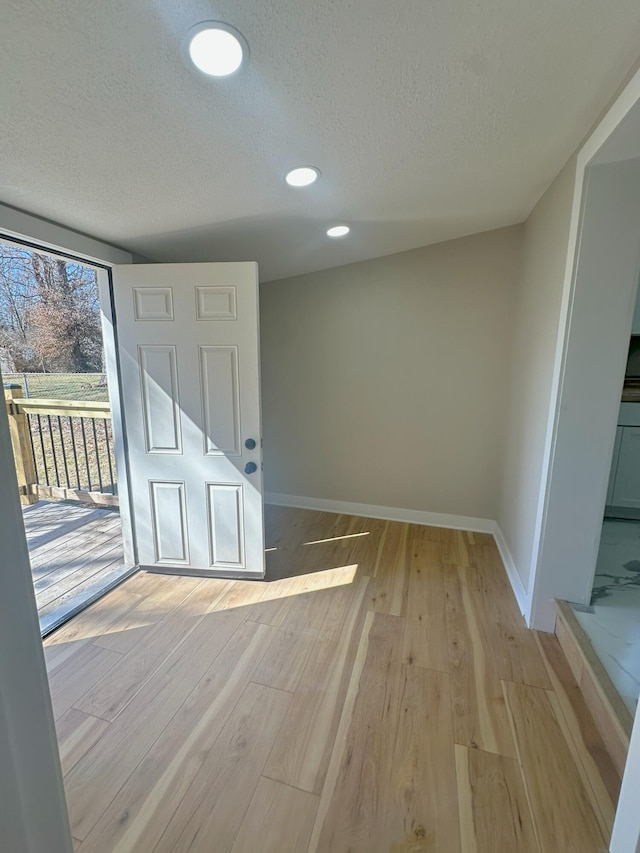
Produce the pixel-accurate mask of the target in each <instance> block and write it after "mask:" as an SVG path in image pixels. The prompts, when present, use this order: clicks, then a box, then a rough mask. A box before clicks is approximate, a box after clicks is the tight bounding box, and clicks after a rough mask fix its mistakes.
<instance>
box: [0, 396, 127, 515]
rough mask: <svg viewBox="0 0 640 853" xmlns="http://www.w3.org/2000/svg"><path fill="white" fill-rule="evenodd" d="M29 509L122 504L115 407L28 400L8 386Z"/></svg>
mask: <svg viewBox="0 0 640 853" xmlns="http://www.w3.org/2000/svg"><path fill="white" fill-rule="evenodd" d="M5 400H6V406H7V414H8V415H9V426H10V430H11V443H12V446H13V455H14V459H15V464H16V473H17V475H18V486H19V489H20V499H21V501H22V503H23V504H31V503H36V502H37V501H38V500H39V499H40V498H47V497H48V498H62V499H64V500H76V501H80V502H83V503H97V504H103V505H112V506H117V505H118V488H117V482H116V467H115V457H114V451H113V432H112V429H111V410H110V408H109V403H101V402H95V401H90V402H89V401H83V400H48V399H38V398H35V397H29V398H24V397H23V394H22V388H21V386H19V385H8V386H5Z"/></svg>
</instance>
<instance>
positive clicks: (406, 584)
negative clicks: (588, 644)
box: [45, 508, 619, 853]
mask: <svg viewBox="0 0 640 853" xmlns="http://www.w3.org/2000/svg"><path fill="white" fill-rule="evenodd" d="M267 533H268V546H269V547H270V548H271V549H274V550H270V551H269V554H268V556H269V574H270V576H271V577H272V578H277V579H275V580H272V582H270V583H260V582H249V581H235V582H234V581H224V580H217V579H198V578H190V577H170V576H166V575H152V574H147V573H144V572H142V573H139V574H137V575H135V576H134V577H132V578H130V579H129V580H127V581H125V583H124V584H122V585H120V586H119V587H118V588H117V589H115V590H113V591H112V592H111V593H109V594H108V595H107V596H106V597H105V598H103V599H101V600H100V601H99V602H97V603H96V604H94V605H92V606H91V607H90V608H88V609H87V610H86V611H84V612H83V613H81V614H80V615H78V616H77V617H75V618H74V619H72V620H71V621H70V622H69V623H68V624H67V625H65V626H64V627H63V628H61V629H60V630H58V631H56V632H55V633H53V634H52V635H51V636H50V637H49V638H48V639H47V640H46V643H45V651H46V657H47V665H48V668H49V673H50V683H51V691H52V697H53V704H54V713H55V717H56V724H57V728H58V737H59V743H60V751H61V757H62V763H63V769H64V775H65V786H66V792H67V799H68V804H69V810H70V817H71V826H72V831H73V835H74V838H75V841H76V850H78V851H80V853H131V851H141V853H142V851H144V853H151V851H160V852H161V853H184V851H191V853H196V851H202V853H205V851H206V853H223V851H232V853H241V852H242V853H244V851H251V853H256V851H259V853H304V851H314V853H315V851H330V853H347V851H352V853H360V851H361V853H383V851H384V853H387V851H388V853H392V851H393V853H418V851H431V852H432V853H433V851H436V853H470V851H473V853H519V851H522V853H558V851H567V853H571V852H572V851H573V853H599V851H605V850H606V849H607V840H608V837H609V833H610V827H611V822H612V819H613V813H614V803H615V801H616V798H617V795H618V786H619V778H618V777H617V775H616V773H615V770H614V769H613V765H612V763H611V761H610V759H609V756H608V755H607V753H606V751H605V749H604V746H603V744H602V741H601V740H600V738H599V736H598V734H597V732H596V730H595V728H594V725H593V721H592V720H591V718H590V716H589V714H588V712H587V710H586V708H585V706H584V704H583V702H582V698H581V695H580V692H579V690H578V689H577V686H576V685H575V682H573V681H572V678H571V675H570V673H569V670H568V667H567V665H566V662H565V661H564V659H563V658H562V655H561V653H560V652H559V647H558V644H557V641H556V640H555V638H554V637H552V636H550V635H536V634H535V633H534V632H531V631H528V630H527V629H526V628H525V627H524V625H523V622H522V619H521V617H520V614H519V613H518V611H517V608H516V604H515V601H514V599H513V596H512V593H511V590H510V587H509V585H508V582H507V579H506V576H505V574H504V570H503V568H502V566H501V563H500V559H499V556H498V552H497V550H496V548H495V545H494V543H493V540H492V539H491V538H490V537H489V536H487V535H483V534H469V533H462V532H457V531H451V530H442V529H437V528H428V527H419V526H413V525H408V524H400V523H394V522H385V521H377V520H372V519H364V518H350V517H346V516H338V515H330V514H326V513H317V512H306V511H302V510H287V509H281V508H268V512H267Z"/></svg>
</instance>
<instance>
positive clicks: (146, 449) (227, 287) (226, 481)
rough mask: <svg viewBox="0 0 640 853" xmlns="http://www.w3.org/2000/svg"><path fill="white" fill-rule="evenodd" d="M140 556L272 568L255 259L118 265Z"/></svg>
mask: <svg viewBox="0 0 640 853" xmlns="http://www.w3.org/2000/svg"><path fill="white" fill-rule="evenodd" d="M113 280H114V297H115V314H116V325H117V333H118V348H119V352H120V370H121V382H122V400H123V407H124V419H125V428H126V436H127V453H128V459H129V471H130V480H131V503H132V511H133V528H134V535H135V540H136V545H137V556H138V563H139V564H140V565H141V566H146V567H148V568H153V569H155V570H165V571H174V572H175V571H180V572H185V573H192V572H197V573H199V574H200V573H204V574H221V575H225V576H230V577H247V576H248V577H262V576H263V575H264V526H263V499H262V450H261V439H260V436H261V430H260V372H259V321H258V273H257V265H256V264H255V263H250V262H247V263H217V264H214V263H205V264H134V265H122V266H115V267H114V268H113Z"/></svg>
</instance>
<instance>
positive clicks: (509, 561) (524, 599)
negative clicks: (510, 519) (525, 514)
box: [492, 521, 531, 625]
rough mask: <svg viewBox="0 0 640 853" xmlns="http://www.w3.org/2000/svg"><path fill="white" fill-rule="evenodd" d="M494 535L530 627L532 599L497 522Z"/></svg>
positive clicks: (510, 581) (513, 588)
mask: <svg viewBox="0 0 640 853" xmlns="http://www.w3.org/2000/svg"><path fill="white" fill-rule="evenodd" d="M492 533H493V538H494V539H495V541H496V545H497V546H498V551H499V552H500V557H501V558H502V562H503V564H504V568H505V571H506V573H507V577H508V578H509V583H510V584H511V589H512V590H513V594H514V595H515V597H516V601H517V602H518V607H519V608H520V612H521V613H522V615H523V616H524V621H525V622H526V623H527V625H529V620H530V618H531V599H530V597H529V594H528V592H527V590H526V589H525V588H524V586H523V583H522V580H521V579H520V572H519V571H518V567H517V566H516V564H515V561H514V559H513V557H512V556H511V551H510V550H509V546H508V544H507V540H506V539H505V537H504V534H503V532H502V530H501V529H500V525H499V524H498V522H497V521H494V523H493V530H492Z"/></svg>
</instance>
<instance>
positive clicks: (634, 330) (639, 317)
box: [631, 293, 640, 335]
mask: <svg viewBox="0 0 640 853" xmlns="http://www.w3.org/2000/svg"><path fill="white" fill-rule="evenodd" d="M638 297H640V293H639V294H638ZM631 334H632V335H640V298H636V307H635V309H634V311H633V325H632V326H631Z"/></svg>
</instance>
